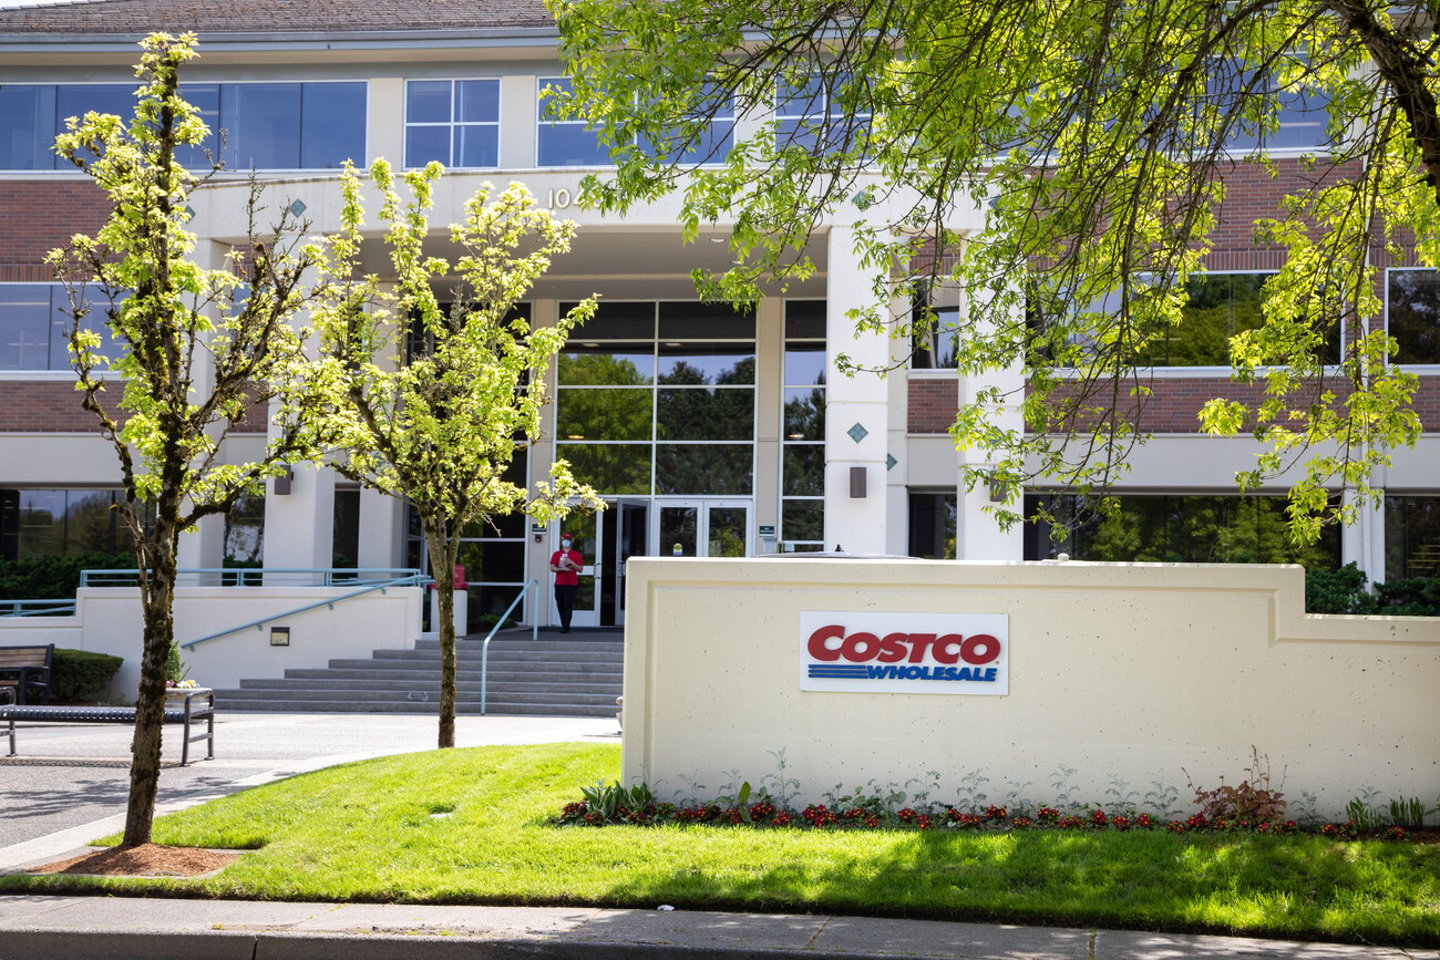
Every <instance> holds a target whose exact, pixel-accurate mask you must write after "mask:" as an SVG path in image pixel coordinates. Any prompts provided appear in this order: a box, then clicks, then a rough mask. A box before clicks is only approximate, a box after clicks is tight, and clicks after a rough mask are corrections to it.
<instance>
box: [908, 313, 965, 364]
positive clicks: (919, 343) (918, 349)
mask: <svg viewBox="0 0 1440 960" xmlns="http://www.w3.org/2000/svg"><path fill="white" fill-rule="evenodd" d="M911 323H912V325H913V326H914V332H913V334H912V335H911V343H910V349H911V353H910V366H911V367H912V368H913V369H915V370H953V369H955V364H956V362H957V361H958V360H959V356H960V308H959V307H937V308H935V311H934V318H933V319H931V320H929V321H928V322H927V321H925V320H924V318H923V316H922V308H920V307H916V308H915V310H914V311H913V314H912V318H911Z"/></svg>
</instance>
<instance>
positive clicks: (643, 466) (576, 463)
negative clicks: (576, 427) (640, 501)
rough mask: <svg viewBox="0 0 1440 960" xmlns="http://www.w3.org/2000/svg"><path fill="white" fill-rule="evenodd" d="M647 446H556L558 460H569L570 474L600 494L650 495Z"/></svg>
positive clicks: (634, 444) (642, 444)
mask: <svg viewBox="0 0 1440 960" xmlns="http://www.w3.org/2000/svg"><path fill="white" fill-rule="evenodd" d="M650 450H651V446H650V444H648V443H594V444H590V443H583V444H582V443H559V444H556V446H555V455H556V457H557V458H560V459H563V460H569V461H570V469H571V472H572V473H573V474H574V475H575V477H576V478H577V479H578V480H580V481H581V482H582V483H588V484H590V485H591V486H593V487H594V488H595V489H596V490H598V491H599V492H601V493H607V494H608V493H614V494H620V493H638V494H648V493H649V492H650Z"/></svg>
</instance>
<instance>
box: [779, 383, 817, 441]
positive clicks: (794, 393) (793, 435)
mask: <svg viewBox="0 0 1440 960" xmlns="http://www.w3.org/2000/svg"><path fill="white" fill-rule="evenodd" d="M784 436H785V439H786V440H824V439H825V391H824V390H821V389H813V390H786V391H785V434H784Z"/></svg>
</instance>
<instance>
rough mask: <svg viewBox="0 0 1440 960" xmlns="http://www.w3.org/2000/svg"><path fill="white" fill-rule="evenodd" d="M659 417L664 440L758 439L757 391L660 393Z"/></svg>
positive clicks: (728, 389)
mask: <svg viewBox="0 0 1440 960" xmlns="http://www.w3.org/2000/svg"><path fill="white" fill-rule="evenodd" d="M656 416H657V420H658V424H657V428H656V436H657V438H658V439H661V440H749V439H751V438H753V437H754V436H755V391H754V390H746V389H740V388H733V389H731V388H727V389H719V390H704V389H685V390H661V391H659V395H658V397H657V399H656Z"/></svg>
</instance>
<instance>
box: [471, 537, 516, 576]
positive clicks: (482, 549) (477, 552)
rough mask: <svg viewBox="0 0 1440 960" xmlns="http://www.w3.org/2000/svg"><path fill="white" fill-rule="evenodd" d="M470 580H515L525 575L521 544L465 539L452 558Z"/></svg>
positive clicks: (506, 541)
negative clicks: (457, 553) (455, 556)
mask: <svg viewBox="0 0 1440 960" xmlns="http://www.w3.org/2000/svg"><path fill="white" fill-rule="evenodd" d="M455 562H456V563H458V564H460V565H461V566H463V567H464V568H465V579H466V580H469V581H471V582H474V583H478V582H482V581H483V582H488V583H518V582H519V581H521V580H523V579H524V578H525V544H524V543H521V542H518V541H513V540H465V541H462V542H461V544H460V554H459V558H458V559H457V560H456V561H455Z"/></svg>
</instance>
